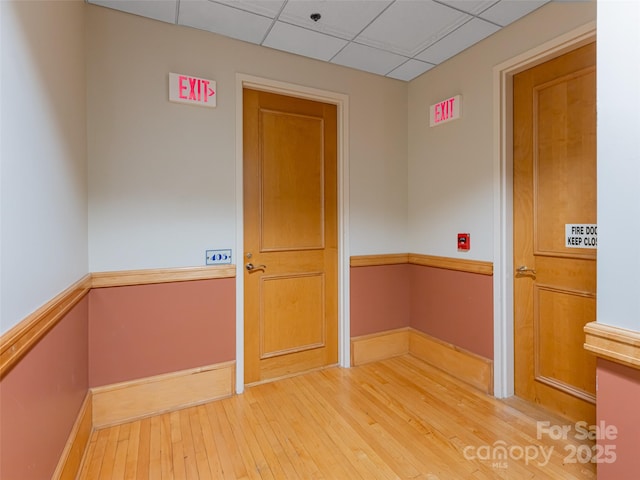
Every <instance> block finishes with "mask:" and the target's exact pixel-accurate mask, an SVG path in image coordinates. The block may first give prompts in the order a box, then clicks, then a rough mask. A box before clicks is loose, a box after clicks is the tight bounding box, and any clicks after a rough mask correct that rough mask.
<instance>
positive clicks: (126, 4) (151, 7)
mask: <svg viewBox="0 0 640 480" xmlns="http://www.w3.org/2000/svg"><path fill="white" fill-rule="evenodd" d="M88 2H89V3H93V4H94V5H100V6H103V7H109V8H115V9H116V10H121V11H123V12H127V13H133V14H134V15H140V16H142V17H148V18H153V19H154V20H160V21H162V22H168V23H176V8H177V0H88Z"/></svg>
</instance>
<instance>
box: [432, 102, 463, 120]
mask: <svg viewBox="0 0 640 480" xmlns="http://www.w3.org/2000/svg"><path fill="white" fill-rule="evenodd" d="M461 107H462V95H456V96H455V97H451V98H447V99H446V100H443V101H441V102H438V103H436V104H434V105H431V107H430V108H429V126H430V127H435V126H436V125H440V124H442V123H447V122H450V121H451V120H456V119H458V118H460V112H461V110H462V109H461Z"/></svg>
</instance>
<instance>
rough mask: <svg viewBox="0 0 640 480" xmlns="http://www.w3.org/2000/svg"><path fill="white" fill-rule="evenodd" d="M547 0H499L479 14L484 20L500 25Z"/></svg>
mask: <svg viewBox="0 0 640 480" xmlns="http://www.w3.org/2000/svg"><path fill="white" fill-rule="evenodd" d="M548 1H549V0H500V2H498V3H496V4H495V5H494V6H492V7H491V8H489V9H488V10H486V11H484V12H482V14H481V15H480V16H481V17H482V18H484V19H485V20H489V21H490V22H494V23H497V24H498V25H501V26H503V27H504V26H506V25H509V24H510V23H512V22H515V21H516V20H518V19H519V18H521V17H524V16H525V15H527V14H528V13H531V12H533V11H534V10H536V9H538V8H540V7H541V6H542V5H544V4H545V3H547V2H548Z"/></svg>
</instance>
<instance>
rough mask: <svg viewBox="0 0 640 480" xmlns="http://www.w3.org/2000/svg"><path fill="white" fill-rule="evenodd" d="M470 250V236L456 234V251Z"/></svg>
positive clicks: (467, 234)
mask: <svg viewBox="0 0 640 480" xmlns="http://www.w3.org/2000/svg"><path fill="white" fill-rule="evenodd" d="M470 248H471V234H469V233H459V234H458V250H469V249H470Z"/></svg>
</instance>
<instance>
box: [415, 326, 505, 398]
mask: <svg viewBox="0 0 640 480" xmlns="http://www.w3.org/2000/svg"><path fill="white" fill-rule="evenodd" d="M409 353H410V354H411V355H413V356H414V357H417V358H419V359H420V360H423V361H425V362H427V363H429V364H430V365H433V366H434V367H436V368H439V369H440V370H442V371H444V372H447V373H448V374H449V375H451V376H453V377H455V378H457V379H458V380H462V381H463V382H465V383H468V384H469V385H471V386H473V387H475V388H477V389H478V390H481V391H482V392H485V393H488V394H489V395H493V361H491V360H489V359H487V358H484V357H481V356H480V355H476V354H475V353H471V352H469V351H466V350H464V349H462V348H459V347H456V346H455V345H452V344H450V343H446V342H443V341H442V340H439V339H437V338H434V337H431V336H429V335H427V334H426V333H422V332H420V331H418V330H415V329H410V331H409Z"/></svg>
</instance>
